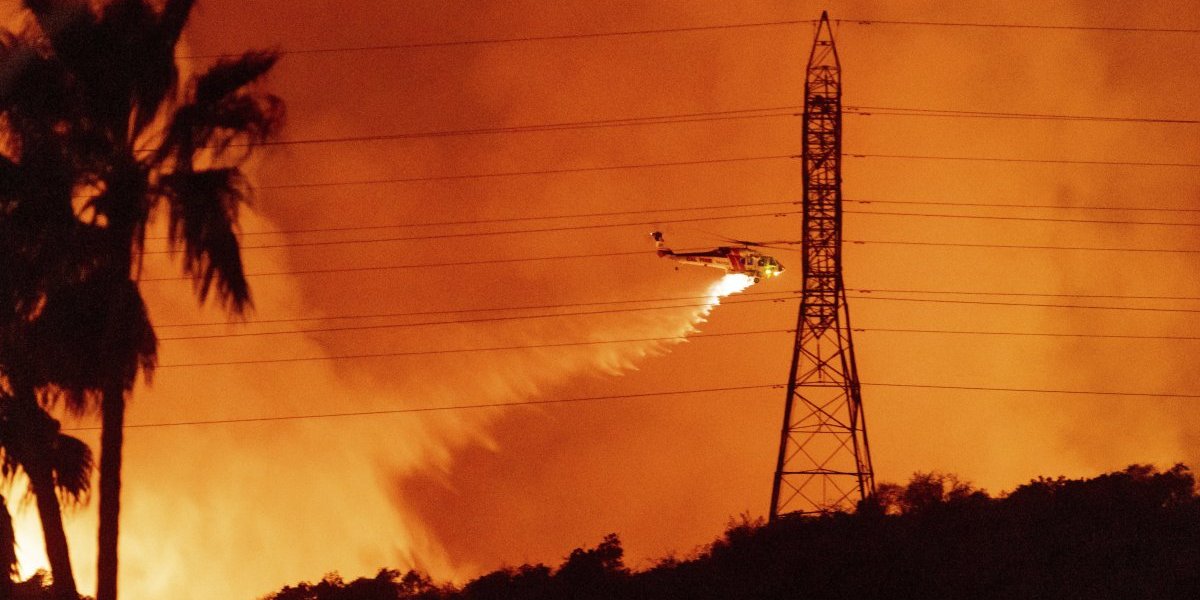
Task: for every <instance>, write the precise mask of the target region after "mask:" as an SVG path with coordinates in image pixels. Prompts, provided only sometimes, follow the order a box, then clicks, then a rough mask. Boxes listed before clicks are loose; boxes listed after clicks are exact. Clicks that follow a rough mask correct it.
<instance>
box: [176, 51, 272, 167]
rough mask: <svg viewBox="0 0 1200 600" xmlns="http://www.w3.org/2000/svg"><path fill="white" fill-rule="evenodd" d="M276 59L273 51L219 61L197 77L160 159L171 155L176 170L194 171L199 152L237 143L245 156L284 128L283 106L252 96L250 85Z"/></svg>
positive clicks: (216, 150)
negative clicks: (173, 157) (242, 146)
mask: <svg viewBox="0 0 1200 600" xmlns="http://www.w3.org/2000/svg"><path fill="white" fill-rule="evenodd" d="M277 60H278V55H276V54H275V53H272V52H247V53H246V54H243V55H242V56H239V57H237V58H229V59H222V60H220V61H218V62H217V64H215V65H213V66H212V68H210V69H209V70H208V71H207V72H205V73H204V74H202V75H200V76H199V77H197V78H196V80H195V82H193V85H192V90H191V98H190V101H189V102H187V103H185V104H183V105H182V106H180V107H179V108H178V109H177V110H176V111H175V114H174V117H173V118H172V120H171V126H170V129H169V131H168V134H167V138H166V140H165V143H164V144H163V145H162V150H160V154H159V157H158V158H159V160H160V161H161V160H163V159H165V158H166V157H167V156H169V155H171V154H174V155H175V158H176V163H177V168H179V169H185V170H186V169H189V168H193V166H194V164H195V161H196V154H197V152H198V151H200V150H203V149H209V150H212V151H213V153H214V154H215V155H217V156H221V155H222V154H224V153H225V151H226V150H228V149H229V148H230V146H231V145H233V144H235V143H241V144H244V145H245V146H246V152H247V153H248V152H249V151H250V149H251V148H252V147H253V146H256V145H258V144H261V143H262V142H264V141H266V140H267V139H269V138H270V137H271V136H272V135H274V134H275V133H276V132H277V131H278V130H279V128H280V127H281V126H282V125H283V120H284V108H283V102H282V101H281V100H280V99H279V98H278V97H276V96H274V95H271V94H256V93H254V92H253V91H252V90H251V89H250V87H249V86H250V85H251V84H252V83H254V82H255V81H257V80H259V79H261V78H262V77H263V76H264V75H265V74H266V73H267V72H268V71H269V70H270V69H271V67H272V66H274V65H275V62H276V61H277Z"/></svg>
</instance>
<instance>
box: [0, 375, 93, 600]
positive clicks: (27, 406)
mask: <svg viewBox="0 0 1200 600" xmlns="http://www.w3.org/2000/svg"><path fill="white" fill-rule="evenodd" d="M19 396H20V397H18V396H8V395H6V394H0V452H2V453H3V455H2V456H0V472H2V474H3V475H4V476H5V478H11V477H13V476H14V475H16V474H17V473H18V472H20V471H23V472H24V473H25V475H26V477H27V478H28V479H29V488H30V492H31V493H32V494H33V497H34V499H35V501H36V502H37V508H38V517H39V519H40V520H41V523H42V536H43V538H44V539H45V543H46V556H47V557H48V558H49V559H50V571H51V573H53V574H54V583H53V591H54V597H55V598H59V599H61V600H67V599H70V600H77V599H78V598H79V593H78V591H77V590H76V587H75V576H74V573H73V572H72V569H71V557H70V554H69V553H68V549H67V536H66V531H65V530H64V529H63V522H62V511H61V507H60V506H59V502H60V501H62V502H69V503H79V502H82V501H83V500H84V499H85V498H86V496H87V493H88V490H89V489H90V487H91V473H92V451H91V449H90V448H88V446H87V444H85V443H84V442H83V441H81V440H79V439H77V438H74V437H71V436H69V435H66V434H64V433H62V432H61V431H60V430H59V424H58V421H57V420H55V419H54V418H53V417H51V416H50V415H49V414H48V413H46V411H45V410H43V409H42V407H41V406H39V404H38V402H37V399H36V397H35V396H34V395H33V393H32V390H25V393H22V394H19ZM3 543H4V540H3V539H0V545H2V544H3Z"/></svg>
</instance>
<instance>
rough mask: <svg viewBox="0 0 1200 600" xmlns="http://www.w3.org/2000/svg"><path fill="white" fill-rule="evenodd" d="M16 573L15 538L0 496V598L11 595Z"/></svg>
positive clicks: (5, 598)
mask: <svg viewBox="0 0 1200 600" xmlns="http://www.w3.org/2000/svg"><path fill="white" fill-rule="evenodd" d="M16 574H17V538H16V535H15V534H14V533H13V524H12V515H11V514H9V512H8V503H7V502H6V501H5V499H4V496H0V600H9V599H10V598H12V596H13V576H14V575H16Z"/></svg>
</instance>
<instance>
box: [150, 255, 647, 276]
mask: <svg viewBox="0 0 1200 600" xmlns="http://www.w3.org/2000/svg"><path fill="white" fill-rule="evenodd" d="M647 252H648V251H646V250H636V251H632V252H598V253H595V254H568V255H562V256H536V257H524V258H494V259H484V260H464V261H457V262H444V263H419V264H408V265H380V266H372V267H335V268H327V269H301V270H296V271H267V272H263V273H247V274H246V277H274V276H279V275H316V274H325V273H356V272H366V271H394V270H404V269H428V268H439V267H465V266H472V265H498V264H506V263H520V262H538V261H544V260H573V259H579V258H610V257H617V256H634V255H639V254H647ZM191 280H192V278H191V277H188V276H175V277H146V278H143V279H141V280H140V281H141V282H156V281H191Z"/></svg>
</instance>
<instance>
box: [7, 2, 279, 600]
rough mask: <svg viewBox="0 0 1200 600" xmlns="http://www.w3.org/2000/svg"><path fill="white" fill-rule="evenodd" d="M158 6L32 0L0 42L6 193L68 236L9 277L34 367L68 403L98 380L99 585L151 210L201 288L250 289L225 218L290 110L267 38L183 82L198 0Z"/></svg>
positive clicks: (232, 305)
mask: <svg viewBox="0 0 1200 600" xmlns="http://www.w3.org/2000/svg"><path fill="white" fill-rule="evenodd" d="M160 5H161V9H160V8H157V7H156V6H155V5H154V4H152V3H151V2H148V1H146V0H110V1H107V2H88V1H85V0H25V1H24V6H25V7H26V8H27V9H29V10H30V11H31V13H32V15H33V17H34V20H35V22H36V27H31V28H29V29H27V30H25V31H22V32H20V33H18V34H11V35H9V36H7V38H6V39H5V40H4V43H3V48H2V52H0V54H2V56H0V116H3V117H5V119H3V124H2V126H0V132H2V133H3V134H4V135H5V136H6V137H7V140H8V142H9V143H8V144H7V153H5V155H4V156H3V160H2V161H0V196H3V197H4V200H5V202H6V204H7V205H8V214H9V215H10V220H11V221H12V223H11V227H12V228H15V229H18V230H23V231H25V232H27V234H29V235H27V236H26V239H30V238H31V237H32V236H40V237H41V238H42V239H44V240H45V239H50V238H47V237H46V236H47V235H56V236H58V237H56V238H54V239H55V240H56V241H58V242H60V243H61V247H59V248H52V247H51V246H50V245H49V244H46V243H42V244H37V243H32V244H30V245H28V246H27V247H25V248H22V249H21V250H22V255H21V256H20V257H19V259H20V260H21V261H24V262H26V263H28V264H27V265H25V266H27V267H28V272H29V273H30V274H31V276H30V277H26V278H25V279H24V280H23V281H21V282H19V283H20V284H21V286H18V287H22V286H23V287H25V288H26V289H32V290H33V292H32V293H26V294H23V295H22V294H19V295H20V296H22V297H23V298H24V299H29V298H33V300H34V301H35V305H36V306H38V307H39V308H38V311H39V315H40V316H38V319H39V320H41V321H42V323H43V325H44V326H42V327H40V328H39V330H38V331H39V333H38V335H37V338H36V339H37V343H35V347H36V348H37V349H38V351H39V352H40V353H41V358H42V360H39V361H38V363H39V365H41V366H43V367H44V366H45V365H47V364H51V363H54V362H55V361H56V360H57V362H58V364H61V365H65V367H64V368H62V369H57V370H50V369H43V370H40V371H38V372H39V374H40V375H42V377H43V379H45V380H46V381H48V382H49V383H53V384H55V385H58V386H60V387H61V388H63V389H65V390H68V391H69V392H70V393H68V394H66V395H65V396H64V397H65V398H66V399H67V400H68V401H70V402H73V403H74V404H73V407H74V408H75V409H77V410H94V409H95V404H96V402H95V395H96V393H97V392H98V395H99V402H98V404H99V412H100V415H101V419H102V432H101V455H100V531H99V561H98V565H97V598H98V600H114V599H115V597H116V589H117V588H116V585H117V539H118V522H119V521H118V518H119V513H120V488H121V484H120V473H121V447H122V444H123V423H124V413H125V401H126V394H128V392H129V391H130V390H131V389H132V387H133V384H134V382H135V380H136V378H137V375H138V373H139V372H142V373H145V374H146V375H147V376H149V373H150V372H151V371H152V369H153V367H154V364H155V358H156V342H155V338H154V333H153V328H152V326H151V324H150V321H149V318H148V316H147V314H146V309H145V305H144V303H143V301H142V298H141V294H140V292H139V290H138V287H137V278H138V275H139V273H140V267H141V257H142V251H143V248H144V243H145V239H146V228H147V225H148V223H149V220H150V217H151V215H152V214H154V213H155V212H156V211H158V210H163V211H164V212H165V213H166V216H167V223H168V235H169V240H168V241H169V243H170V244H171V246H172V247H173V248H179V249H181V250H182V254H183V263H182V267H183V271H184V273H185V274H187V275H189V276H191V277H192V279H193V281H194V282H195V289H196V294H197V296H198V299H199V300H200V301H201V302H203V301H205V300H206V299H207V298H208V296H209V294H210V293H211V292H213V291H214V290H215V292H216V295H217V297H218V299H219V300H220V301H221V302H222V304H223V305H224V306H225V307H226V308H228V309H229V310H230V311H232V312H234V313H241V312H242V311H243V310H244V309H245V308H246V307H247V306H248V305H249V303H250V290H249V287H248V285H247V283H246V279H245V274H244V272H243V270H242V262H241V256H240V252H239V247H238V242H237V238H236V236H235V231H234V227H235V224H236V220H237V211H238V206H239V204H240V203H241V202H242V201H243V199H244V197H245V194H246V193H247V192H248V187H247V184H246V182H245V180H244V178H243V176H242V172H241V169H240V165H241V164H242V161H244V160H245V159H246V158H247V157H248V156H249V154H250V152H251V151H252V150H253V148H254V147H255V146H257V145H258V144H261V143H262V142H263V141H265V140H266V139H267V138H268V137H270V136H271V135H273V134H274V133H275V132H276V131H277V129H278V126H279V125H280V124H281V122H282V114H283V113H282V103H281V102H280V101H279V100H278V99H277V98H275V97H274V96H271V95H265V94H259V93H256V92H255V91H254V90H253V89H252V88H251V85H252V84H253V83H254V82H256V81H257V80H259V79H260V78H261V77H262V76H263V75H265V74H266V73H267V71H269V70H270V69H271V67H272V66H273V65H274V64H275V61H276V55H274V54H272V53H269V52H252V53H246V54H243V55H241V56H238V57H234V58H222V59H220V60H218V61H217V62H216V64H215V65H213V66H212V67H211V68H209V69H208V70H207V71H205V72H203V73H201V74H200V75H198V76H196V77H195V78H194V79H193V80H192V81H190V82H189V83H188V84H187V85H186V86H184V87H183V88H182V89H181V86H180V85H179V71H178V68H177V67H176V64H175V56H174V52H175V46H176V44H177V43H178V41H179V36H180V34H181V33H182V31H183V27H184V24H185V23H186V22H187V19H188V16H189V14H190V12H191V9H192V5H193V0H166V1H165V2H162V3H160ZM81 194H82V195H83V196H84V197H83V198H82V199H80V198H77V196H79V195H81ZM13 214H15V215H17V217H15V218H14V217H11V215H13ZM35 239H36V238H35ZM64 241H65V243H64ZM80 324H82V325H83V326H79V325H80Z"/></svg>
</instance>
